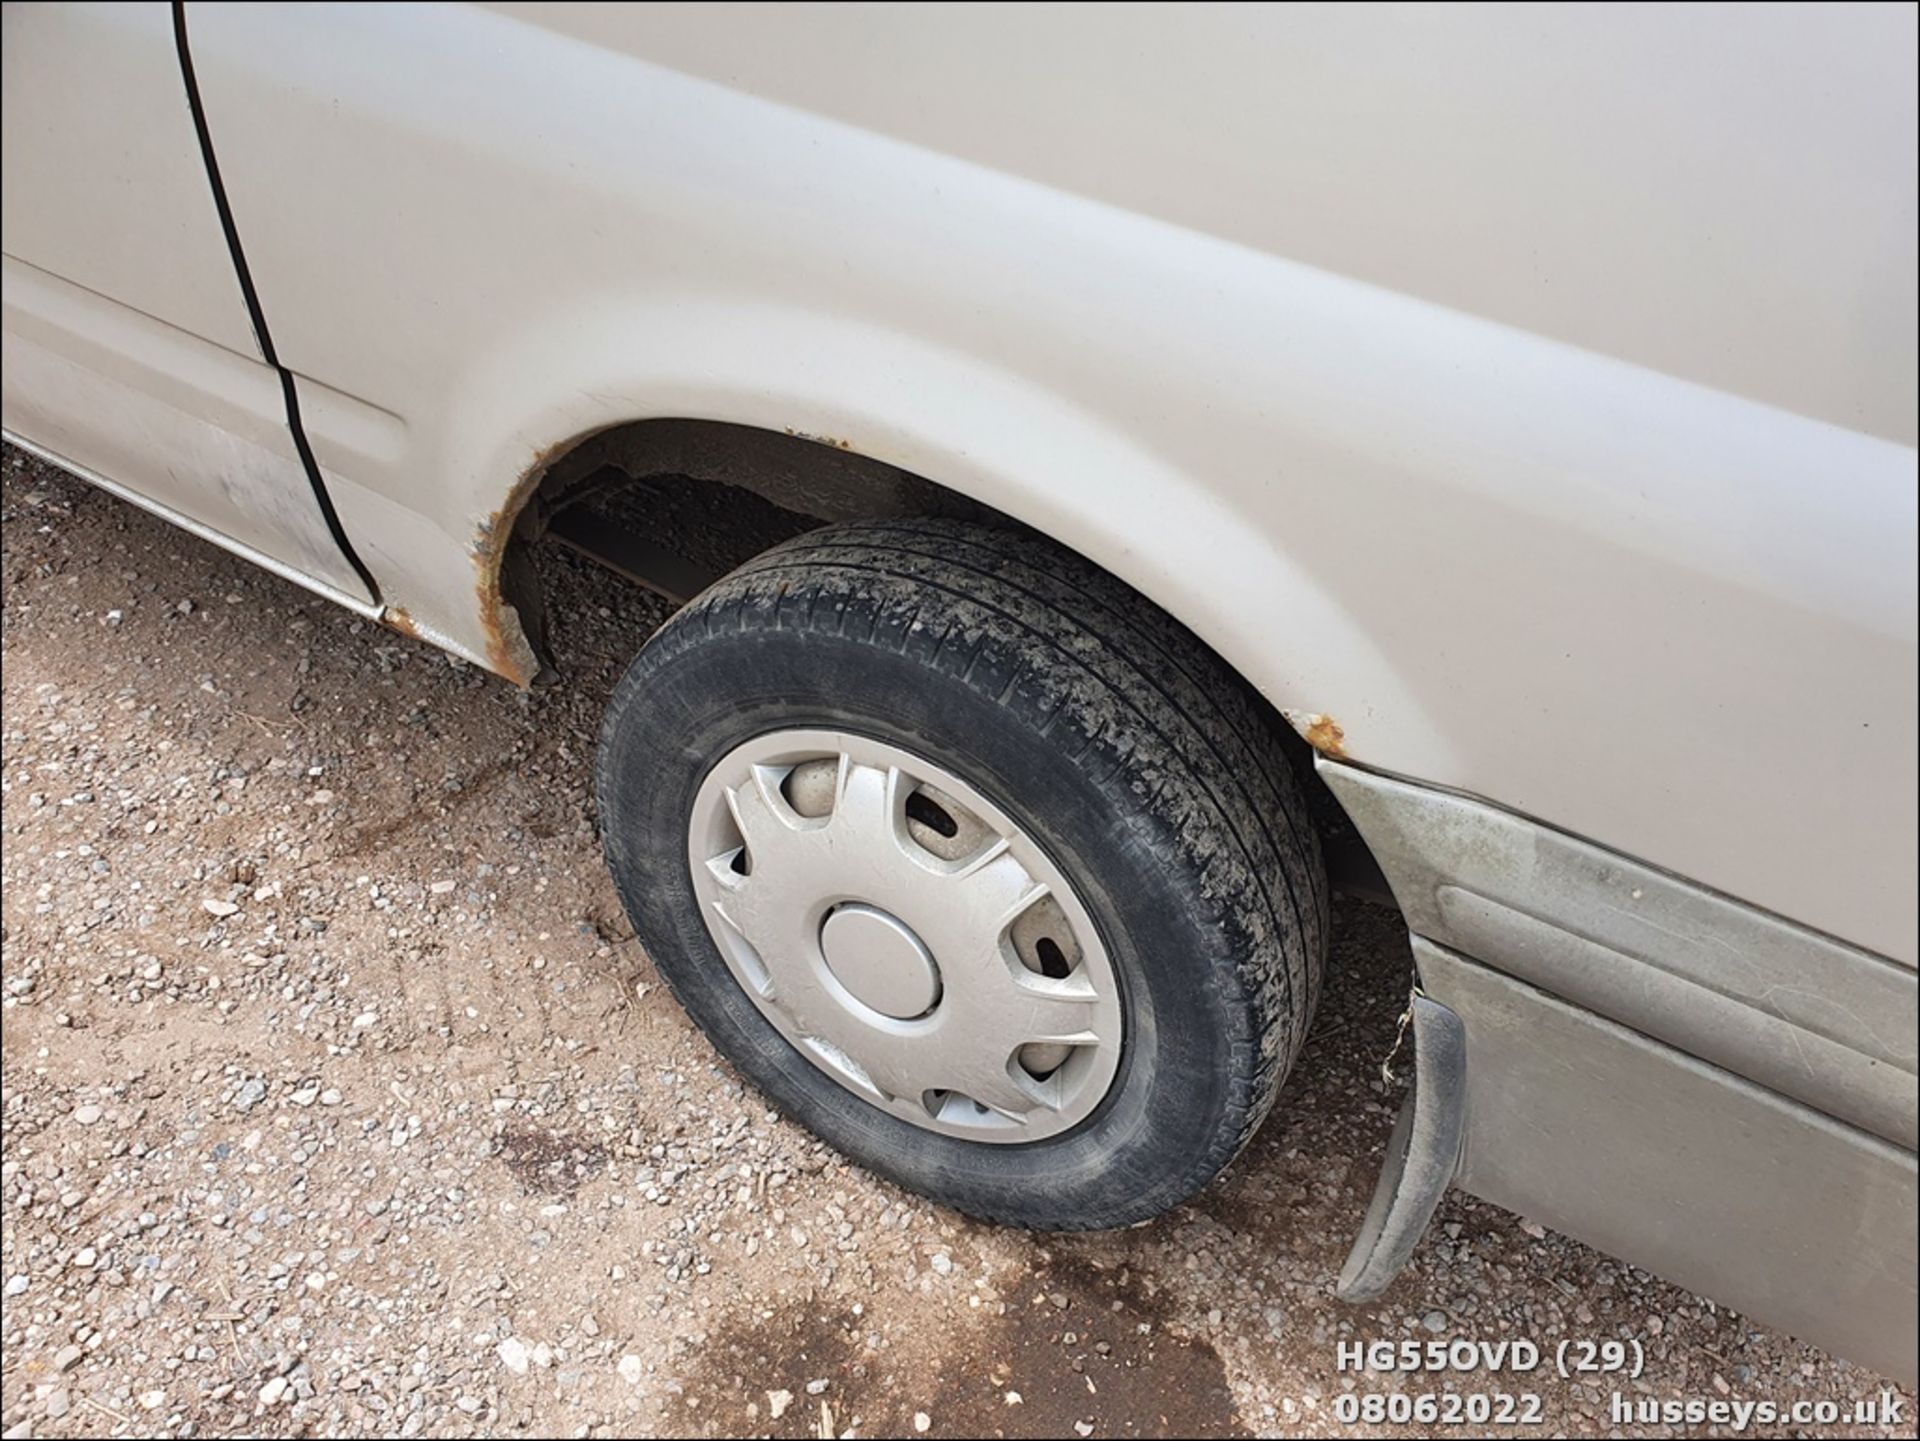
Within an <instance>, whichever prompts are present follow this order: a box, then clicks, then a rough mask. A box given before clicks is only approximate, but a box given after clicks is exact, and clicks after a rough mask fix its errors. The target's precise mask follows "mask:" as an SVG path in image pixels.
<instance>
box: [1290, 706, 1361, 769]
mask: <svg viewBox="0 0 1920 1441" xmlns="http://www.w3.org/2000/svg"><path fill="white" fill-rule="evenodd" d="M1281 714H1282V715H1284V716H1285V717H1286V718H1287V724H1289V725H1291V726H1292V727H1293V728H1294V729H1295V730H1297V731H1299V732H1300V736H1301V739H1303V740H1304V741H1306V743H1307V744H1308V745H1310V746H1312V747H1313V748H1314V749H1315V750H1317V751H1319V752H1320V754H1321V755H1323V756H1326V757H1328V758H1329V759H1332V760H1345V759H1346V758H1347V733H1346V732H1345V731H1344V730H1342V729H1341V728H1340V723H1339V722H1338V721H1336V720H1335V719H1334V718H1333V717H1332V716H1330V715H1322V714H1321V713H1320V712H1319V711H1299V710H1290V711H1282V712H1281Z"/></svg>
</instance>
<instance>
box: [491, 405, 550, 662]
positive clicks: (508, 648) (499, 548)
mask: <svg viewBox="0 0 1920 1441" xmlns="http://www.w3.org/2000/svg"><path fill="white" fill-rule="evenodd" d="M567 448H568V446H567V443H566V442H562V443H560V444H558V445H551V446H548V447H546V448H545V449H544V450H540V451H536V452H535V453H534V456H533V459H532V461H531V462H530V463H529V464H528V466H527V468H526V469H525V470H524V471H522V472H521V474H520V479H519V480H518V481H517V482H515V484H514V487H513V491H512V493H511V494H510V495H508V497H507V498H506V501H505V502H504V503H503V504H502V505H501V506H500V507H499V508H498V509H497V510H494V511H492V512H491V513H489V514H488V515H487V516H486V518H485V519H484V520H482V521H481V522H480V525H479V528H478V529H477V531H476V532H475V534H474V538H473V544H472V547H471V551H472V555H473V564H474V568H475V570H476V571H477V572H478V573H479V575H478V580H477V582H476V592H477V595H478V599H479V602H480V629H481V633H482V634H483V635H484V636H485V637H486V645H487V665H488V667H489V668H490V669H491V670H492V671H493V672H494V673H495V674H496V675H501V676H504V677H506V678H507V679H508V680H510V681H512V682H513V683H514V684H515V685H517V686H522V687H525V686H530V685H532V684H533V678H534V676H535V675H536V674H537V673H538V672H539V669H540V662H539V660H538V659H537V658H536V657H535V656H534V653H533V647H532V646H530V645H528V644H527V637H526V632H525V631H523V630H522V629H521V627H520V617H519V614H518V613H517V612H516V611H515V610H514V608H513V606H512V604H511V603H510V602H509V601H508V600H507V598H506V594H505V590H504V587H503V583H502V576H503V572H504V570H505V567H506V561H507V546H508V545H509V544H510V543H511V541H512V540H513V528H514V526H515V525H516V524H518V523H519V520H520V513H521V511H523V510H524V509H525V508H526V505H527V502H528V501H529V500H530V499H532V497H533V493H534V491H535V490H537V489H539V486H540V482H541V480H542V479H543V478H544V477H545V476H546V473H547V467H548V466H549V465H551V464H552V463H553V461H554V460H555V459H556V458H557V457H558V456H559V455H560V454H562V453H563V452H564V451H566V449H567Z"/></svg>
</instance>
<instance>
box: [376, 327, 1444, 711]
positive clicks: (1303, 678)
mask: <svg viewBox="0 0 1920 1441" xmlns="http://www.w3.org/2000/svg"><path fill="white" fill-rule="evenodd" d="M597 313H598V312H597V310H594V309H592V308H590V309H589V311H588V314H597ZM743 321H744V323H745V331H744V333H749V334H751V335H753V337H754V341H755V343H754V344H752V345H749V346H741V345H740V344H739V340H738V337H739V336H740V335H741V334H742V333H743V328H742V327H743ZM597 329H598V328H597V327H596V326H594V325H593V324H592V323H590V322H589V320H588V318H587V315H582V316H579V317H573V318H566V319H559V320H556V321H555V322H553V323H552V324H551V325H550V326H543V327H541V330H542V335H541V336H538V337H528V338H527V339H526V340H525V342H524V344H523V345H522V346H521V347H519V348H518V349H519V350H524V351H525V352H526V354H527V355H529V356H531V355H535V354H551V355H553V356H554V357H555V361H556V364H557V365H558V366H559V368H560V369H561V370H562V371H565V372H572V373H573V374H574V376H575V378H574V379H572V380H570V381H566V382H555V383H552V384H541V383H535V384H529V383H528V382H529V380H531V379H533V378H534V377H536V376H537V375H538V374H539V373H540V371H541V368H540V367H538V366H534V365H532V364H530V363H520V362H518V361H516V362H514V363H503V364H502V365H500V366H499V367H497V369H498V371H499V373H498V374H497V375H496V374H492V373H491V372H492V370H494V369H495V368H494V367H490V368H489V373H488V374H485V375H483V376H481V377H479V378H478V379H477V383H476V384H475V385H474V386H473V387H472V388H471V390H470V391H469V392H468V393H467V395H466V397H465V398H464V400H463V403H462V405H461V406H460V411H461V419H460V421H459V422H458V425H457V429H458V430H459V431H460V432H461V433H462V434H463V435H464V437H465V438H464V439H463V440H462V442H461V445H462V449H463V450H464V451H465V452H466V454H465V455H464V457H463V459H462V460H461V461H460V463H459V465H458V470H459V471H460V472H461V473H462V474H465V475H470V476H475V477H503V476H510V477H512V480H511V481H510V482H509V483H507V484H506V486H505V488H504V491H503V490H502V489H501V483H500V482H499V481H498V480H495V481H494V482H493V488H492V489H491V491H489V490H488V488H487V487H485V486H484V485H483V486H481V487H479V488H477V489H476V492H475V496H476V499H475V500H474V501H473V502H470V503H469V506H470V509H469V511H468V519H467V521H466V522H465V524H466V525H467V527H468V533H467V540H466V549H467V553H468V555H469V557H470V558H471V562H472V566H473V570H474V575H473V584H472V586H471V588H470V591H469V596H468V597H466V598H462V597H457V596H456V597H455V598H454V599H453V603H452V605H450V606H446V607H444V608H443V607H436V609H443V615H442V623H441V624H440V625H438V626H437V627H436V630H437V632H438V633H439V635H441V636H444V637H451V638H453V639H455V640H456V641H458V642H460V644H459V645H458V646H457V647H456V648H458V649H460V650H462V652H463V653H465V654H468V655H469V656H470V658H473V659H475V660H477V661H479V662H480V663H481V664H485V665H487V666H488V667H489V668H490V669H493V670H494V671H496V672H497V673H499V674H502V675H505V676H506V677H507V678H508V679H511V680H515V681H516V682H517V683H521V684H525V683H527V681H528V679H530V675H529V672H528V668H527V665H526V662H525V660H524V657H522V656H520V655H519V652H520V645H519V634H518V618H517V616H516V615H515V614H514V613H513V612H512V610H511V609H510V608H509V606H508V603H507V601H506V598H505V595H504V592H503V587H502V586H501V584H500V571H501V568H502V566H503V564H504V562H505V558H506V555H507V552H508V549H509V546H510V542H511V540H512V538H513V536H514V534H515V527H516V524H517V523H518V522H519V521H520V520H521V519H522V517H523V516H524V515H525V514H526V512H527V510H528V508H529V506H530V504H531V503H532V502H533V501H534V499H535V496H536V495H537V494H538V493H539V492H540V490H541V484H542V481H543V480H544V479H546V478H547V477H548V476H549V475H550V474H552V473H553V471H554V469H555V467H556V466H558V465H560V464H562V463H563V462H564V461H565V460H566V458H567V457H569V456H570V455H572V454H573V453H574V452H576V451H577V450H578V449H579V448H580V447H581V446H583V445H585V444H586V443H587V442H589V441H591V440H593V439H594V438H595V437H597V436H600V435H602V434H603V433H605V432H607V431H610V430H613V429H616V428H619V427H624V426H628V425H632V424H635V423H638V422H645V421H649V420H695V421H706V422H716V423H719V424H724V425H733V426H741V427H747V428H750V429H753V430H757V431H762V432H765V433H768V434H772V435H785V436H791V437H794V438H796V439H799V440H803V441H807V442H811V443H813V444H816V445H821V446H824V447H827V448H829V449H831V450H834V451H836V452H839V453H841V454H850V455H855V456H860V457H864V458H866V459H869V460H873V461H877V462H880V463H882V464H884V465H886V466H888V467H892V468H894V469H897V470H899V471H902V472H905V473H907V474H908V475H909V476H912V477H915V478H918V479H920V480H924V481H926V482H928V483H930V484H931V485H932V486H934V487H937V488H939V489H941V490H944V491H948V492H951V493H953V494H954V495H957V496H959V497H961V498H963V499H964V500H966V501H969V502H972V503H974V504H977V505H980V506H985V507H987V508H989V509H991V510H993V511H996V512H999V513H1000V514H1003V515H1005V516H1008V517H1010V518H1012V519H1014V520H1016V521H1019V522H1020V523H1022V524H1025V525H1028V526H1030V527H1032V528H1033V529H1035V530H1037V531H1039V532H1041V533H1042V534H1044V535H1047V536H1048V537H1049V538H1051V539H1053V540H1055V541H1056V542H1058V543H1060V544H1062V545H1066V546H1069V547H1071V548H1072V549H1074V550H1077V551H1079V552H1080V553H1081V554H1082V555H1085V556H1086V557H1088V558H1089V559H1090V560H1093V561H1094V562H1095V563H1096V564H1099V565H1100V566H1102V567H1103V568H1105V569H1106V570H1108V571H1110V572H1111V573H1113V574H1114V575H1116V576H1117V577H1119V578H1120V579H1121V580H1124V581H1125V582H1127V584H1129V585H1130V586H1132V587H1133V588H1134V589H1136V590H1138V591H1140V592H1141V593H1142V594H1143V595H1145V596H1146V597H1147V598H1148V599H1150V600H1152V601H1154V602H1155V603H1156V604H1157V605H1159V606H1161V608H1162V609H1164V610H1166V611H1167V612H1168V613H1169V614H1171V615H1173V616H1174V617H1175V618H1176V619H1178V620H1180V621H1181V622H1182V623H1183V624H1185V625H1187V626H1188V627H1189V628H1191V629H1192V630H1193V631H1194V632H1195V633H1196V634H1198V635H1199V636H1200V637H1201V638H1202V639H1203V640H1205V641H1206V642H1207V643H1208V644H1209V645H1211V646H1213V647H1214V649H1216V650H1218V651H1219V652H1220V653H1221V654H1222V656H1223V657H1225V658H1226V659H1227V661H1228V663H1229V664H1230V665H1232V666H1233V667H1234V668H1235V669H1236V670H1238V671H1239V672H1240V673H1241V675H1242V676H1244V677H1245V678H1246V679H1248V680H1249V681H1250V682H1251V683H1252V684H1253V685H1254V686H1255V688H1256V689H1257V690H1259V691H1260V692H1261V693H1262V694H1263V695H1264V696H1265V697H1266V698H1267V699H1268V700H1269V701H1270V702H1271V703H1273V704H1275V705H1276V706H1278V707H1280V708H1281V709H1282V710H1283V711H1288V710H1291V711H1296V712H1298V713H1299V714H1300V715H1303V716H1308V715H1310V716H1312V717H1314V719H1315V721H1327V722H1331V717H1330V716H1325V715H1323V714H1322V713H1321V711H1320V710H1319V709H1318V706H1317V703H1325V702H1324V701H1323V698H1325V697H1329V696H1333V697H1340V698H1341V699H1340V700H1339V701H1338V702H1337V704H1338V706H1339V708H1340V713H1341V716H1342V719H1341V721H1340V722H1339V723H1338V729H1339V730H1340V731H1344V732H1346V733H1347V735H1348V736H1349V737H1350V738H1346V739H1343V740H1342V741H1341V742H1340V745H1341V748H1342V749H1344V748H1346V747H1348V746H1355V745H1360V744H1364V739H1363V737H1364V734H1365V730H1366V717H1368V716H1376V717H1383V718H1384V717H1396V718H1398V720H1397V721H1396V726H1395V728H1396V729H1400V728H1402V727H1403V726H1404V727H1406V728H1408V729H1410V730H1411V731H1412V732H1414V733H1422V732H1424V733H1425V734H1426V735H1428V736H1429V737H1434V738H1437V737H1438V734H1439V732H1438V731H1437V730H1436V729H1434V728H1432V727H1423V725H1422V723H1421V720H1420V716H1421V714H1422V708H1421V706H1420V704H1419V703H1418V701H1417V699H1416V698H1415V697H1414V696H1413V694H1412V693H1411V692H1410V691H1409V690H1408V689H1406V688H1405V687H1404V686H1402V685H1401V684H1400V683H1399V681H1398V676H1397V672H1396V668H1395V666H1394V665H1393V664H1392V662H1391V661H1390V659H1389V657H1388V656H1387V655H1386V653H1385V651H1384V650H1383V649H1382V648H1381V647H1380V646H1378V645H1377V644H1376V643H1375V641H1374V640H1373V638H1372V637H1371V636H1370V635H1369V634H1368V633H1367V632H1366V630H1365V629H1364V628H1363V627H1362V626H1361V625H1360V624H1359V623H1358V622H1357V621H1356V620H1355V618H1354V617H1353V616H1352V615H1351V614H1350V612H1349V611H1348V610H1347V609H1346V608H1345V607H1344V606H1343V605H1342V604H1341V603H1340V601H1339V599H1338V597H1337V596H1336V595H1334V594H1333V593H1332V592H1331V591H1329V589H1328V588H1327V587H1326V586H1325V585H1324V584H1323V583H1322V582H1321V581H1320V580H1319V579H1317V578H1316V577H1315V576H1314V575H1313V574H1311V572H1310V571H1309V570H1308V569H1307V568H1306V567H1304V566H1302V565H1301V564H1300V563H1299V562H1298V560H1297V559H1296V558H1295V557H1294V556H1293V555H1292V554H1290V553H1289V551H1288V549H1287V548H1286V546H1285V545H1284V544H1283V543H1282V541H1281V540H1280V539H1279V538H1276V537H1275V536H1274V535H1273V534H1272V528H1271V527H1270V526H1269V525H1267V524H1266V523H1264V522H1263V520H1262V518H1261V517H1260V516H1259V515H1256V514H1254V513H1251V512H1250V511H1249V510H1247V509H1246V507H1245V506H1244V505H1243V504H1240V503H1238V502H1236V501H1235V499H1234V498H1233V497H1231V496H1229V495H1228V494H1226V493H1225V491H1224V490H1223V489H1222V488H1221V487H1219V486H1217V485H1215V484H1212V483H1210V481H1209V479H1208V478H1207V477H1205V476H1196V475H1194V474H1192V473H1190V472H1189V471H1188V470H1187V469H1185V468H1183V467H1182V466H1181V465H1180V464H1179V463H1178V462H1177V461H1176V460H1175V459H1174V458H1173V457H1171V456H1170V455H1168V454H1166V453H1164V451H1163V450H1162V449H1159V448H1156V447H1155V446H1154V445H1153V444H1152V443H1151V441H1150V440H1149V439H1148V438H1147V437H1146V436H1144V435H1142V434H1140V433H1138V432H1137V431H1136V429H1134V428H1132V427H1122V426H1119V425H1116V424H1115V423H1113V421H1112V420H1111V419H1109V418H1108V417H1107V416H1105V415H1102V414H1099V413H1097V412H1096V411H1094V410H1092V409H1089V408H1088V407H1086V406H1084V405H1082V404H1080V403H1079V402H1078V401H1076V400H1075V399H1074V398H1073V397H1071V396H1067V395H1063V394H1060V393H1058V392H1057V391H1053V390H1050V389H1048V388H1047V387H1045V386H1043V385H1041V384H1038V383H1036V382H1034V381H1033V380H1031V379H1030V378H1029V377H1027V376H1024V375H1021V374H1019V373H1017V372H1015V371H1012V370H1010V369H1007V368H1006V367H1004V366H1000V365H997V364H993V363H990V362H984V361H982V360H981V359H979V358H977V357H974V356H971V355H967V354H963V353H960V352H957V351H954V350H951V349H945V348H941V347H938V346H935V345H932V344H929V343H927V342H924V341H922V340H919V339H917V338H914V337H909V336H905V335H901V334H899V333H897V332H890V331H885V330H880V329H876V328H873V327H870V326H866V325H863V324H860V323H858V322H854V321H850V320H849V319H847V318H846V317H844V316H837V315H834V314H830V313H827V312H823V311H813V310H807V309H803V308H785V307H774V306H757V307H754V308H753V310H752V311H751V313H750V315H748V316H746V317H742V316H741V315H740V314H739V313H738V308H737V307H736V306H733V305H728V304H723V303H718V302H715V303H712V304H711V305H705V304H697V303H685V304H678V305H671V306H664V307H662V308H661V309H659V310H657V311H656V310H654V309H652V308H650V307H637V308H635V309H634V310H632V311H631V312H629V313H627V315H626V317H625V319H624V321H623V323H622V324H620V325H619V326H618V327H616V332H617V333H615V334H608V335H599V334H598V333H597ZM633 334H646V335H649V336H650V337H656V336H662V335H666V336H669V337H671V338H669V339H667V340H665V341H663V342H661V343H660V348H661V349H662V350H664V351H670V352H672V353H673V355H674V359H672V360H670V361H658V360H656V361H655V362H653V363H649V360H648V355H646V354H643V355H636V354H635V348H634V347H633V346H632V345H631V344H630V342H629V339H628V337H630V336H631V335H633ZM562 337H565V339H563V338H562ZM583 337H585V338H586V339H587V341H588V343H586V344H584V345H583V344H582V343H581V342H582V338H583ZM655 348H656V347H655V343H654V342H653V341H651V340H650V342H649V344H648V346H647V347H645V351H646V352H647V353H648V354H651V353H652V352H654V351H655ZM563 349H565V350H567V351H569V352H570V353H569V354H568V355H567V357H566V359H565V360H564V362H561V361H560V360H559V356H558V352H560V351H561V350H563ZM635 396H643V397H645V398H646V400H645V403H644V404H642V403H639V402H636V401H634V400H632V399H629V398H628V397H635ZM505 417H512V419H511V420H510V421H506V420H504V419H503V418H505ZM469 419H470V420H471V422H472V424H471V425H468V424H467V423H466V422H467V421H468V420H469ZM1170 511H1172V512H1177V518H1178V525H1177V527H1170V526H1169V525H1168V519H1169V513H1170ZM1222 575H1230V576H1232V577H1234V580H1233V582H1232V584H1231V586H1230V587H1226V586H1222V584H1221V583H1220V577H1221V576H1222ZM462 609H464V610H465V611H466V614H464V615H462V614H460V611H461V610H462ZM444 611H451V612H453V613H451V614H447V613H444ZM413 613H414V615H415V616H416V617H417V616H418V615H419V611H418V610H415V611H414V612H413ZM1276 617H1286V618H1287V623H1288V625H1289V627H1290V628H1291V629H1294V630H1295V631H1296V632H1297V633H1298V634H1299V635H1300V636H1301V637H1303V638H1308V637H1310V643H1307V642H1306V641H1305V640H1304V639H1303V641H1302V643H1301V644H1299V645H1298V646H1296V647H1293V648H1282V647H1278V646H1276V645H1275V643H1274V634H1273V631H1274V620H1273V618H1276ZM443 643H444V642H443ZM1289 718H1290V719H1291V716H1290V717H1289ZM1350 718H1351V719H1350ZM1356 722H1357V724H1356ZM1297 728H1298V729H1300V730H1301V732H1302V734H1303V735H1305V736H1306V738H1307V739H1308V740H1309V742H1310V743H1313V744H1315V745H1316V746H1323V743H1324V742H1330V741H1331V738H1332V737H1333V736H1334V734H1335V729H1336V728H1335V727H1334V726H1332V725H1331V724H1323V725H1319V726H1318V727H1317V729H1316V728H1312V727H1311V725H1310V723H1297Z"/></svg>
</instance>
